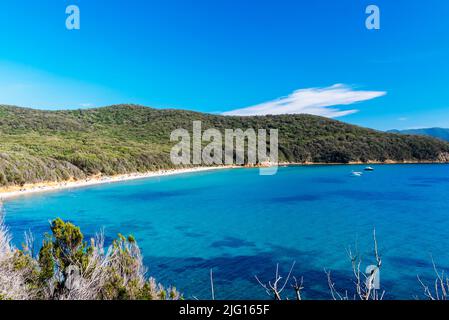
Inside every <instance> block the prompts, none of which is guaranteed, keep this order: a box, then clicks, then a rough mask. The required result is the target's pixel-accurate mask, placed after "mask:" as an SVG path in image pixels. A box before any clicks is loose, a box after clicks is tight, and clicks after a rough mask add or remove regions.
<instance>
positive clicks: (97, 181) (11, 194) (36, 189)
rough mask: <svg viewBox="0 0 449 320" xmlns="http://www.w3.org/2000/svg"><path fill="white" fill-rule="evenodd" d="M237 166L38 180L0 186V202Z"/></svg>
mask: <svg viewBox="0 0 449 320" xmlns="http://www.w3.org/2000/svg"><path fill="white" fill-rule="evenodd" d="M234 168H239V167H237V166H215V167H194V168H182V169H166V170H159V171H148V172H145V173H127V174H120V175H116V176H101V175H97V176H93V177H89V178H86V179H81V180H76V181H60V182H40V183H31V184H25V185H24V186H21V187H19V186H14V187H5V188H0V202H1V201H3V200H6V199H11V198H16V197H20V196H24V195H30V194H36V193H43V192H51V191H60V190H66V189H78V188H84V187H90V186H96V185H101V184H109V183H117V182H123V181H132V180H140V179H147V178H157V177H165V176H173V175H179V174H185V173H197V172H203V171H213V170H222V169H234Z"/></svg>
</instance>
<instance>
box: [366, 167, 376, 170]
mask: <svg viewBox="0 0 449 320" xmlns="http://www.w3.org/2000/svg"><path fill="white" fill-rule="evenodd" d="M365 171H374V168H373V167H366V168H365Z"/></svg>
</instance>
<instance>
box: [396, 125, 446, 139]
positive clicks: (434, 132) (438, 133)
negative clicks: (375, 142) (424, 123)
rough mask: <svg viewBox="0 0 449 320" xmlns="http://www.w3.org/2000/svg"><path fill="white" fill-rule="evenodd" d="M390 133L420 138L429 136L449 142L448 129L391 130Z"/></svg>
mask: <svg viewBox="0 0 449 320" xmlns="http://www.w3.org/2000/svg"><path fill="white" fill-rule="evenodd" d="M388 132H389V133H399V134H412V135H420V136H429V137H434V138H438V139H441V140H444V141H449V129H446V128H423V129H407V130H389V131H388Z"/></svg>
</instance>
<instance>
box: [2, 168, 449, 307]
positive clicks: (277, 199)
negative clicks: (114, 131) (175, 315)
mask: <svg viewBox="0 0 449 320" xmlns="http://www.w3.org/2000/svg"><path fill="white" fill-rule="evenodd" d="M374 168H375V171H374V172H366V173H364V175H363V176H362V177H351V171H352V170H357V171H359V170H363V166H344V165H342V166H301V167H285V168H280V169H279V172H278V174H277V175H274V176H260V175H259V174H258V173H259V171H258V169H230V170H218V171H210V172H201V173H193V174H183V175H177V176H166V177H161V178H150V179H146V180H134V181H127V182H121V183H115V184H108V185H98V186H94V187H87V188H80V189H72V190H65V191H60V192H53V193H42V194H36V195H32V196H24V197H21V198H17V199H12V200H9V201H6V202H5V203H4V211H5V213H6V223H7V225H8V226H9V227H10V229H11V231H12V233H13V236H14V241H15V243H16V245H20V243H21V242H22V239H23V233H24V232H25V231H27V230H31V231H32V232H33V233H34V234H35V236H36V237H37V238H38V236H39V235H42V234H43V233H44V232H47V231H48V230H49V228H48V227H49V220H51V219H53V218H55V217H61V218H63V219H67V220H70V221H72V222H74V223H75V224H77V225H79V226H81V228H82V230H83V231H84V233H85V234H87V235H88V236H91V235H93V234H95V232H97V231H99V230H100V229H102V228H104V230H105V234H106V239H107V241H108V242H110V241H111V240H112V239H113V238H115V236H116V235H117V233H119V232H120V233H123V234H133V235H134V236H135V237H136V239H137V241H138V242H139V245H140V247H141V248H142V251H143V254H144V256H145V264H146V265H147V267H148V268H149V274H150V275H152V276H154V277H156V278H157V280H158V281H160V282H162V283H164V284H173V285H176V287H177V288H179V290H180V291H182V292H184V295H185V297H186V298H194V297H196V298H198V299H209V298H210V290H209V270H210V269H211V268H212V269H213V271H214V278H215V293H216V298H217V299H248V298H253V299H254V298H256V299H265V298H268V297H267V296H266V294H265V292H264V290H263V289H262V288H260V287H259V285H258V284H257V282H256V280H255V278H254V276H255V275H258V276H259V278H261V279H264V280H268V279H270V278H271V277H273V275H274V271H275V268H276V264H277V263H279V265H280V268H281V270H283V271H284V272H287V271H288V269H289V268H290V265H291V263H292V262H293V261H296V266H295V268H294V272H293V273H294V275H295V276H297V277H301V276H302V277H304V287H305V290H304V296H305V298H308V299H329V298H331V297H330V294H329V290H328V287H327V279H326V275H325V273H324V268H326V269H328V270H331V271H332V274H333V277H334V281H335V283H336V286H337V287H340V288H343V289H346V288H348V287H350V283H351V282H350V281H351V275H352V273H351V263H350V261H349V259H348V257H347V254H346V250H347V248H348V247H349V246H352V247H353V248H354V246H355V245H357V247H358V249H359V252H360V253H361V256H362V258H363V262H362V265H363V266H367V265H369V264H372V263H374V259H373V255H372V251H373V242H372V231H373V229H374V228H376V232H377V238H378V242H379V250H380V253H381V255H382V258H383V266H382V269H381V274H380V275H381V286H382V288H383V289H385V290H386V295H385V298H387V299H414V298H415V296H419V297H422V295H421V293H422V290H421V287H420V284H419V282H418V281H417V275H420V276H421V277H422V278H423V279H424V280H425V281H432V279H433V270H432V263H431V256H433V258H434V260H435V262H436V264H437V265H438V267H439V268H442V269H446V270H447V271H449V166H448V165H377V166H374ZM37 241H38V242H40V239H39V238H38V240H37ZM290 296H293V292H291V293H290Z"/></svg>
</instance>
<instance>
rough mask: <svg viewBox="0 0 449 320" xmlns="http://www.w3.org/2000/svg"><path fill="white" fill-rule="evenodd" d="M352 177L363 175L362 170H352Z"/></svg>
mask: <svg viewBox="0 0 449 320" xmlns="http://www.w3.org/2000/svg"><path fill="white" fill-rule="evenodd" d="M351 175H352V176H353V177H361V176H363V172H359V171H352V174H351Z"/></svg>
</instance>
